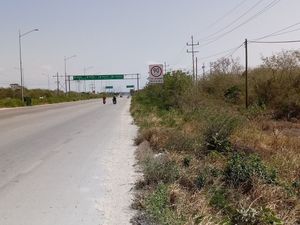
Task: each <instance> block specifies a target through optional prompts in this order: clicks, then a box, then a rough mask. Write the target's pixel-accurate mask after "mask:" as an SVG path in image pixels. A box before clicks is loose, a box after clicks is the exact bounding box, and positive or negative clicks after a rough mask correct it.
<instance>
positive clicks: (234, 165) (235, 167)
mask: <svg viewBox="0 0 300 225" xmlns="http://www.w3.org/2000/svg"><path fill="white" fill-rule="evenodd" d="M224 173H225V179H226V182H227V183H228V184H231V185H233V186H234V187H238V186H244V188H246V189H245V190H248V191H249V190H250V189H251V188H252V185H253V184H252V177H253V176H255V177H258V178H260V179H262V180H263V181H265V182H266V183H273V184H275V183H276V180H277V176H276V172H275V171H274V170H271V169H268V168H267V167H266V166H265V165H264V164H263V162H262V161H261V159H260V157H259V156H257V155H254V154H252V155H246V154H244V153H234V154H233V155H232V156H231V158H230V160H229V162H228V164H227V166H226V168H225V172H224Z"/></svg>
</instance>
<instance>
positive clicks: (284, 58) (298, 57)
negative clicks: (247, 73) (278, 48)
mask: <svg viewBox="0 0 300 225" xmlns="http://www.w3.org/2000/svg"><path fill="white" fill-rule="evenodd" d="M261 59H262V61H263V64H262V67H263V68H265V69H269V70H271V71H272V74H273V75H274V76H275V75H292V74H293V73H294V72H295V71H297V70H299V68H300V52H299V51H294V50H289V51H288V50H283V51H282V52H279V53H276V54H273V55H272V56H269V57H263V56H262V57H261Z"/></svg>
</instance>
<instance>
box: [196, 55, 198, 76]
mask: <svg viewBox="0 0 300 225" xmlns="http://www.w3.org/2000/svg"><path fill="white" fill-rule="evenodd" d="M196 80H198V57H196Z"/></svg>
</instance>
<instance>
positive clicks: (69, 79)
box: [68, 75, 71, 93]
mask: <svg viewBox="0 0 300 225" xmlns="http://www.w3.org/2000/svg"><path fill="white" fill-rule="evenodd" d="M68 81H69V93H70V92H71V76H70V75H68Z"/></svg>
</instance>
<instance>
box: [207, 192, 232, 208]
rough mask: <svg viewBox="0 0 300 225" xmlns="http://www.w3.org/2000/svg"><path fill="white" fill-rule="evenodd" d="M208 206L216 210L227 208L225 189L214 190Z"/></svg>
mask: <svg viewBox="0 0 300 225" xmlns="http://www.w3.org/2000/svg"><path fill="white" fill-rule="evenodd" d="M209 204H210V205H211V206H213V207H215V208H217V209H225V208H227V207H228V206H229V202H228V200H227V193H226V191H225V189H215V190H214V191H213V195H212V197H211V198H210V201H209Z"/></svg>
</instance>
